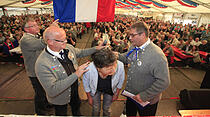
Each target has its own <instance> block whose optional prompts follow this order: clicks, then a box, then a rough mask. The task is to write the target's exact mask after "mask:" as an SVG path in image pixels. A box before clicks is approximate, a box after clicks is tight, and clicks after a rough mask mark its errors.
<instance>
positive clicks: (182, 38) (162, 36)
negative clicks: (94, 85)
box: [0, 14, 210, 66]
mask: <svg viewBox="0 0 210 117" xmlns="http://www.w3.org/2000/svg"><path fill="white" fill-rule="evenodd" d="M27 16H30V17H33V18H34V19H36V21H37V22H38V25H39V26H40V34H39V35H37V36H39V37H42V35H43V34H42V33H43V31H44V30H45V29H46V27H48V26H49V24H51V23H52V22H53V20H54V17H53V16H51V15H50V14H42V15H38V14H36V15H20V16H17V15H16V16H14V15H13V16H10V17H8V16H2V17H1V18H0V22H1V23H0V61H1V62H17V63H22V58H21V55H20V54H16V53H10V52H9V50H11V49H13V48H15V47H17V46H18V45H19V44H18V42H19V40H20V39H21V37H22V35H23V33H24V31H23V28H22V25H23V24H22V23H23V21H24V19H25V18H26V17H27ZM136 21H145V22H146V23H147V24H148V25H149V27H150V35H149V37H150V40H151V41H152V42H153V43H155V44H157V45H158V46H159V47H160V48H161V49H163V51H164V53H165V54H166V56H167V58H168V61H169V65H171V66H174V65H176V60H178V61H179V60H180V61H182V62H183V63H184V65H190V66H193V65H197V64H200V63H208V62H209V54H208V53H209V52H210V32H209V28H210V27H208V28H207V29H206V28H205V26H203V25H202V26H200V27H197V26H195V25H194V26H193V25H191V24H188V25H183V24H172V23H170V22H163V21H160V20H155V19H152V18H139V17H134V16H133V17H132V16H123V15H122V16H121V15H118V16H116V17H115V21H114V22H99V23H59V25H60V27H62V28H63V29H64V30H65V31H66V34H67V41H68V42H67V43H69V44H71V45H73V46H75V45H76V41H77V39H81V38H82V34H84V33H87V32H88V31H89V30H90V28H91V29H93V32H94V33H93V37H94V41H93V42H92V46H95V45H97V44H98V43H99V42H100V41H103V42H105V43H106V44H108V45H110V47H111V48H112V50H114V51H118V52H120V53H123V52H126V51H127V50H128V48H129V47H130V41H129V27H130V25H132V24H133V23H134V22H136ZM174 48H176V49H179V50H178V51H181V50H183V51H181V52H182V54H183V55H188V56H187V58H182V57H180V56H177V54H176V51H175V50H174ZM174 51H175V52H174ZM200 51H202V52H206V53H207V54H206V55H204V57H202V56H200V54H199V52H200Z"/></svg>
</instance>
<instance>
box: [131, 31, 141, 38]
mask: <svg viewBox="0 0 210 117" xmlns="http://www.w3.org/2000/svg"><path fill="white" fill-rule="evenodd" d="M142 33H143V32H140V33H136V34H130V37H131V38H133V37H135V36H136V35H140V34H142Z"/></svg>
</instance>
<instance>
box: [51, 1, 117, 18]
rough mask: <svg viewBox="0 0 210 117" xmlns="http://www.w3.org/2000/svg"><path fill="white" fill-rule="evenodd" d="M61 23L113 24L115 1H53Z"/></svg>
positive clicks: (55, 12) (56, 16)
mask: <svg viewBox="0 0 210 117" xmlns="http://www.w3.org/2000/svg"><path fill="white" fill-rule="evenodd" d="M53 9H54V16H55V19H59V22H113V21H114V12H115V0H53Z"/></svg>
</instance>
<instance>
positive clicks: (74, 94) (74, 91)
mask: <svg viewBox="0 0 210 117" xmlns="http://www.w3.org/2000/svg"><path fill="white" fill-rule="evenodd" d="M80 103H81V100H80V98H79V94H78V80H76V81H75V82H74V83H73V84H72V86H71V99H70V103H69V105H70V106H71V110H72V115H73V116H79V115H81V113H80ZM67 106H68V105H67V104H65V105H54V107H55V115H56V116H66V115H67Z"/></svg>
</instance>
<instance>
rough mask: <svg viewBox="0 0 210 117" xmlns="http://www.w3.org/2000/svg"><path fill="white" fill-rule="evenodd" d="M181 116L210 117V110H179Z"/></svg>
mask: <svg viewBox="0 0 210 117" xmlns="http://www.w3.org/2000/svg"><path fill="white" fill-rule="evenodd" d="M179 113H180V115H181V116H190V115H208V116H210V110H179Z"/></svg>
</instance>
